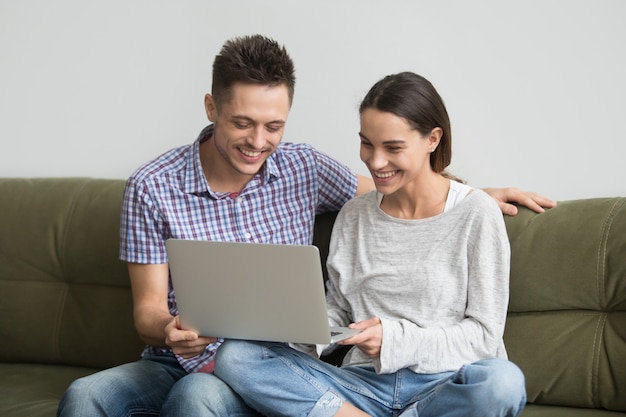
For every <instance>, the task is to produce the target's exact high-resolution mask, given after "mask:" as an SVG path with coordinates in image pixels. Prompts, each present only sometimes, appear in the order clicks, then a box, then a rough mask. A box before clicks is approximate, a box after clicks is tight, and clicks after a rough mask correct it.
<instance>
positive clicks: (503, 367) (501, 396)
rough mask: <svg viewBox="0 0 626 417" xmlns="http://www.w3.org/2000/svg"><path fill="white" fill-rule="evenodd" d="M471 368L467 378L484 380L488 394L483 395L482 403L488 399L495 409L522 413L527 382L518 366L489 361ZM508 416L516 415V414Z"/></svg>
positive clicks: (511, 363) (499, 360)
mask: <svg viewBox="0 0 626 417" xmlns="http://www.w3.org/2000/svg"><path fill="white" fill-rule="evenodd" d="M469 368H470V369H468V371H466V372H467V373H466V377H468V378H470V379H472V378H479V379H482V380H483V381H482V382H483V383H484V388H485V390H486V391H487V392H483V393H481V401H485V399H488V401H489V402H490V403H492V407H493V408H494V409H509V410H518V411H519V412H521V409H522V408H523V406H524V405H525V404H526V380H525V377H524V373H523V372H522V370H521V369H520V368H519V367H518V366H517V365H515V364H514V363H513V362H510V361H507V360H503V359H487V360H483V361H479V362H476V363H474V364H472V365H470V367H469ZM470 382H471V381H470ZM474 382H480V381H474ZM507 415H516V413H515V412H513V413H511V414H507Z"/></svg>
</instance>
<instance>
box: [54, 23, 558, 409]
mask: <svg viewBox="0 0 626 417" xmlns="http://www.w3.org/2000/svg"><path fill="white" fill-rule="evenodd" d="M294 87H295V76H294V67H293V62H292V61H291V59H290V57H289V55H288V54H287V52H286V50H285V49H284V47H281V46H280V45H278V44H277V43H276V42H275V41H273V40H271V39H268V38H265V37H262V36H258V35H257V36H249V37H243V38H236V39H233V40H230V41H227V42H226V43H225V44H224V46H223V48H222V50H221V51H220V54H218V55H217V56H216V58H215V61H214V63H213V85H212V92H211V94H207V95H206V97H205V108H206V113H207V116H208V119H209V121H211V122H212V125H210V126H208V127H206V128H205V129H204V130H203V131H202V132H201V133H200V135H199V137H198V139H197V140H196V141H195V142H194V143H193V144H192V145H189V146H183V147H180V148H177V149H174V150H171V151H169V152H167V153H165V154H163V155H162V156H160V157H158V158H156V159H155V160H153V161H151V162H149V163H147V164H145V165H143V166H142V167H140V168H139V169H138V170H137V171H136V172H135V173H134V174H133V175H132V176H131V177H130V178H129V180H128V182H127V185H126V190H125V197H124V206H123V210H122V225H121V247H120V257H121V259H122V260H124V261H126V262H128V270H129V274H130V278H131V284H132V292H133V300H134V319H135V326H136V328H137V331H138V333H139V335H140V337H141V338H142V340H144V341H145V342H146V344H147V346H146V349H145V350H144V352H143V355H142V359H141V360H139V361H137V362H134V363H130V364H125V365H122V366H119V367H116V368H113V369H109V370H105V371H102V372H99V373H96V374H94V375H91V376H88V377H85V378H81V379H79V380H77V381H75V382H74V383H73V384H72V385H71V386H70V388H69V389H68V391H67V392H66V394H65V395H64V397H63V399H62V401H61V403H60V405H59V412H58V415H59V416H79V415H81V416H86V415H88V416H100V415H103V416H104V415H108V416H127V415H162V416H170V415H171V416H186V415H189V416H196V417H197V416H214V415H215V416H218V415H221V416H225V415H228V416H236V415H256V414H255V413H254V412H253V411H252V410H250V409H248V408H247V407H246V405H245V404H243V402H242V401H241V400H240V399H239V397H237V396H236V395H235V394H234V393H233V392H232V391H231V390H230V388H229V387H228V386H227V385H225V384H224V383H223V382H221V381H220V380H219V379H217V378H216V377H215V376H214V375H213V374H211V373H210V371H211V370H212V366H213V361H212V359H213V356H214V354H215V351H216V349H217V347H218V346H219V344H220V343H221V340H218V339H216V338H213V337H201V336H199V335H197V334H195V333H194V332H192V331H187V330H184V329H182V328H181V327H180V324H179V321H178V317H177V314H178V312H177V308H176V299H175V297H174V292H173V289H172V287H171V283H170V281H169V268H168V264H167V255H166V252H165V245H164V243H165V240H166V239H167V238H180V239H210V240H227V241H245V242H264V243H282V244H285V243H289V244H310V243H311V242H312V234H313V222H314V220H315V214H317V213H322V212H325V211H335V210H338V209H340V208H341V207H342V206H343V204H344V203H345V202H347V201H348V200H349V199H351V198H352V197H354V196H355V195H357V194H361V193H363V192H366V191H369V190H371V189H373V183H372V181H371V179H368V178H365V177H361V176H357V175H356V174H354V173H353V172H352V171H351V170H350V169H349V168H347V167H346V166H344V165H343V164H340V163H339V162H337V161H335V160H333V159H332V158H330V157H328V156H327V155H324V154H322V153H320V152H318V151H316V150H315V149H313V148H312V147H310V146H308V145H304V144H291V143H281V140H282V135H283V132H284V128H285V124H286V122H287V117H288V114H289V110H290V108H291V104H292V100H293V93H294ZM487 191H488V192H489V193H490V194H491V195H492V196H493V197H494V198H496V199H497V200H499V201H500V203H501V207H503V211H504V210H507V213H511V214H513V212H511V211H509V210H511V209H513V210H514V207H513V206H511V205H507V204H506V203H505V201H506V200H512V201H517V202H519V203H521V204H525V205H527V206H529V207H531V208H533V209H534V210H537V211H540V210H542V209H541V206H551V205H552V204H553V203H552V202H551V201H550V200H548V199H545V198H543V197H541V196H538V195H536V194H529V193H523V192H521V191H519V190H517V189H497V190H494V189H491V190H487ZM242 262H246V260H245V259H242ZM196 371H208V372H196ZM188 372H190V373H189V374H188Z"/></svg>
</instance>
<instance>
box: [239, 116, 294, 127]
mask: <svg viewBox="0 0 626 417" xmlns="http://www.w3.org/2000/svg"><path fill="white" fill-rule="evenodd" d="M230 119H231V120H236V121H242V122H243V121H245V122H249V123H254V124H256V123H257V122H256V120H254V119H253V118H251V117H248V116H244V115H237V114H235V115H233V116H231V118H230ZM285 123H287V122H286V121H285V120H281V119H278V120H272V121H270V122H267V123H266V124H268V125H270V124H281V125H284V124H285Z"/></svg>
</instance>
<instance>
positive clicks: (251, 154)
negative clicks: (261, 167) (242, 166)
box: [239, 148, 261, 157]
mask: <svg viewBox="0 0 626 417" xmlns="http://www.w3.org/2000/svg"><path fill="white" fill-rule="evenodd" d="M239 151H240V152H241V153H242V154H244V155H245V156H250V157H256V156H259V155H261V152H252V151H249V150H246V149H241V148H239Z"/></svg>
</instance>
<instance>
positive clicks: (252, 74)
mask: <svg viewBox="0 0 626 417" xmlns="http://www.w3.org/2000/svg"><path fill="white" fill-rule="evenodd" d="M235 83H246V84H259V85H267V86H272V87H273V86H279V85H285V86H286V87H287V89H288V92H289V103H290V104H291V103H292V101H293V94H294V89H295V85H296V76H295V69H294V65H293V61H292V60H291V58H290V57H289V54H288V53H287V50H286V49H285V47H284V46H281V45H279V44H278V43H277V42H276V41H274V40H273V39H270V38H267V37H265V36H262V35H251V36H243V37H237V38H233V39H230V40H228V41H226V43H225V44H224V46H222V49H221V51H220V53H219V54H218V55H217V56H216V57H215V60H214V61H213V86H212V91H211V94H212V95H213V99H214V100H215V103H216V105H217V106H220V105H221V104H223V103H226V102H228V101H229V100H230V99H231V97H232V88H233V85H234V84H235Z"/></svg>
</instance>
